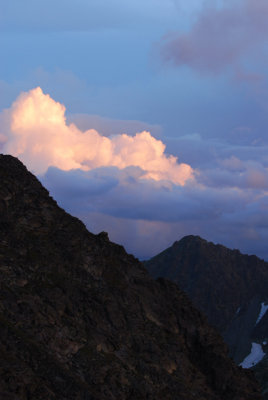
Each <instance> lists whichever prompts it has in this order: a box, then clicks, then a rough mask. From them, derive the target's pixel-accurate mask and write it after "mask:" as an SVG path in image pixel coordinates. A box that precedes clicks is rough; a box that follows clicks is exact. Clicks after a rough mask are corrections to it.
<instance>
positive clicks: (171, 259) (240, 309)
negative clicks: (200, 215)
mask: <svg viewBox="0 0 268 400" xmlns="http://www.w3.org/2000/svg"><path fill="white" fill-rule="evenodd" d="M145 265H146V267H147V268H148V270H149V271H150V273H151V274H152V275H153V276H154V277H160V276H161V277H165V278H168V279H171V280H173V281H174V282H176V283H177V284H178V285H179V286H180V288H182V289H183V290H184V291H185V292H186V293H187V294H188V295H189V297H190V298H191V299H192V301H193V303H194V304H195V305H196V307H198V308H199V309H200V310H201V311H203V312H204V313H205V314H206V316H207V317H208V320H209V322H210V324H212V325H213V326H215V327H216V328H217V329H218V331H219V332H220V333H221V334H222V335H223V337H224V339H225V341H226V343H227V344H228V346H229V349H230V355H231V357H233V358H234V360H235V361H236V362H237V364H240V363H242V365H243V366H244V367H247V368H248V367H250V366H254V365H255V364H257V363H258V362H259V361H260V360H261V359H262V358H263V360H262V362H261V363H260V365H258V366H256V367H255V369H256V370H257V374H258V376H261V381H262V384H263V388H264V391H265V392H266V390H267V394H268V374H267V355H268V346H267V343H268V312H266V311H267V310H268V263H267V262H265V261H264V260H261V259H259V258H258V257H256V256H248V255H243V254H241V253H240V252H239V251H238V250H230V249H228V248H226V247H224V246H222V245H215V244H213V243H211V242H207V241H206V240H204V239H202V238H200V237H198V236H186V237H184V238H183V239H181V240H180V241H177V242H175V243H174V244H173V246H171V247H170V248H168V249H166V250H165V251H163V252H162V253H160V254H158V255H157V256H155V257H153V258H152V259H151V260H149V261H147V262H145ZM254 354H255V355H254ZM265 354H267V355H266V356H265ZM265 371H266V372H265Z"/></svg>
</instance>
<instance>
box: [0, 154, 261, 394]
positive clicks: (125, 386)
mask: <svg viewBox="0 0 268 400" xmlns="http://www.w3.org/2000/svg"><path fill="white" fill-rule="evenodd" d="M0 217H1V218H0V351H1V357H0V398H1V399H5V400H44V399H46V400H47V399H48V400H53V399H55V400H72V399H75V400H80V399H83V400H106V399H107V400H108V399H109V400H113V399H114V400H126V399H128V400H132V399H133V400H143V399H144V400H145V399H147V400H162V399H165V400H168V399H170V400H176V399H178V400H179V399H180V400H194V399H195V400H197V399H198V400H242V399H243V400H258V399H261V396H260V394H259V391H258V387H257V384H256V382H255V379H254V377H253V374H252V373H251V372H250V371H245V370H243V369H242V368H240V367H237V366H236V365H235V363H234V362H233V361H232V360H230V359H229V357H228V356H227V349H226V346H225V344H224V343H223V341H222V339H221V337H220V336H219V335H218V334H217V333H216V332H215V330H214V329H213V328H211V327H210V326H208V324H207V322H206V319H205V318H204V317H203V315H202V314H201V313H200V312H199V311H197V310H196V309H195V308H194V307H193V306H192V303H191V301H190V300H189V299H188V297H187V296H186V295H185V294H184V293H183V292H182V291H180V290H179V289H178V287H177V285H176V284H175V283H172V282H170V281H167V280H165V279H162V278H160V279H157V280H154V279H152V278H151V277H150V276H149V274H148V273H147V271H146V270H145V268H144V267H143V265H142V264H141V263H140V262H139V261H138V260H137V259H135V258H134V257H133V256H131V255H128V254H127V253H126V252H125V250H124V249H123V247H121V246H119V245H116V244H113V243H111V242H110V241H109V239H108V236H107V234H106V233H104V232H102V233H100V234H99V235H93V234H92V233H90V232H88V231H87V230H86V228H85V226H84V225H83V223H82V222H80V221H79V220H78V219H76V218H74V217H72V216H70V215H69V214H67V213H66V212H64V210H62V209H61V208H59V207H58V206H57V203H56V202H55V201H54V200H53V199H52V198H51V197H50V196H49V193H48V192H47V191H46V189H44V188H43V187H42V185H41V184H40V183H39V181H38V180H37V179H36V178H35V177H34V176H33V175H32V174H31V173H29V172H28V171H27V169H26V168H25V167H24V166H23V165H22V163H21V162H20V161H18V160H17V159H15V158H13V157H11V156H6V155H0Z"/></svg>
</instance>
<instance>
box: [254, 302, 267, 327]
mask: <svg viewBox="0 0 268 400" xmlns="http://www.w3.org/2000/svg"><path fill="white" fill-rule="evenodd" d="M267 310H268V305H265V304H264V303H261V311H260V313H259V316H258V318H257V321H256V324H255V325H257V324H258V323H259V322H260V320H261V319H262V317H263V316H264V314H265V313H266V311H267Z"/></svg>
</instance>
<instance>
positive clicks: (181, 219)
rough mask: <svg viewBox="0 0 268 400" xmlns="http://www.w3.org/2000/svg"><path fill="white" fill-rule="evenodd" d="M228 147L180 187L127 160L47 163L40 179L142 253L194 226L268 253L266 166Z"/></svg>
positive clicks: (94, 224) (95, 226)
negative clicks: (85, 166)
mask: <svg viewBox="0 0 268 400" xmlns="http://www.w3.org/2000/svg"><path fill="white" fill-rule="evenodd" d="M204 145H206V143H204ZM225 147H226V145H225ZM227 153H228V152H227V149H226V148H225V154H227ZM231 154H233V148H232V146H230V147H229V154H228V156H229V157H228V158H222V159H220V158H219V159H218V167H215V166H214V164H213V163H214V160H212V164H211V165H210V167H209V166H208V165H206V167H205V168H204V169H202V168H200V169H199V175H198V176H197V178H196V179H197V182H196V183H195V184H194V185H193V184H191V183H189V184H186V185H185V186H183V187H182V186H176V185H171V184H170V183H168V182H154V181H148V180H147V181H145V180H143V181H142V180H140V176H141V174H142V172H141V171H140V169H139V168H131V167H130V168H126V169H124V170H118V169H117V168H109V167H108V168H98V169H95V170H92V171H87V172H85V171H61V170H59V169H56V168H49V170H48V171H47V173H46V174H45V175H44V176H43V177H41V179H42V182H43V183H44V184H45V186H46V187H47V188H48V189H49V190H50V191H51V193H52V194H53V195H54V196H55V197H56V199H57V200H58V201H59V202H60V204H61V205H62V206H63V207H64V208H66V209H67V210H68V211H69V212H71V213H74V214H75V215H77V216H78V217H80V218H82V219H83V220H84V221H85V223H86V224H87V226H88V228H89V229H91V230H93V231H94V232H95V233H97V232H99V231H100V230H103V229H104V230H107V231H108V232H109V234H110V236H111V238H112V240H114V241H117V242H119V243H122V244H123V245H124V246H126V248H127V250H129V251H131V252H133V253H134V254H135V255H137V256H140V257H141V258H144V257H149V256H152V255H154V254H156V253H157V252H158V251H161V250H163V249H164V248H165V247H166V246H169V245H170V244H172V242H173V241H175V240H178V239H179V238H180V237H182V236H183V235H186V234H199V235H201V236H203V237H205V238H207V239H209V240H213V241H216V242H219V243H223V244H225V245H227V246H229V247H232V248H239V249H240V250H242V251H244V252H247V253H257V254H258V255H259V256H261V257H264V258H266V259H268V252H267V249H266V243H267V240H268V217H267V215H268V214H267V210H268V191H267V186H268V185H267V182H268V172H267V168H265V167H264V166H263V165H262V164H261V163H260V162H257V161H242V160H240V159H239V158H237V156H238V155H239V149H237V154H236V156H234V155H233V156H231ZM218 156H219V154H218ZM249 176H250V177H251V180H250V179H249V178H248V177H249ZM260 176H261V179H260ZM74 187H75V188H76V190H73V188H74Z"/></svg>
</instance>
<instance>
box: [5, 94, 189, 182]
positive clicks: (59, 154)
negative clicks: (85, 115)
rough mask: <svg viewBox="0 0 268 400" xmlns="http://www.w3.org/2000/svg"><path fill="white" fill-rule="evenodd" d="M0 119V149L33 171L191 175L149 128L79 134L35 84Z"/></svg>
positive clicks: (146, 176)
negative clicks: (101, 170) (97, 170)
mask: <svg viewBox="0 0 268 400" xmlns="http://www.w3.org/2000/svg"><path fill="white" fill-rule="evenodd" d="M1 117H2V121H5V122H3V123H2V125H3V126H4V127H3V126H2V127H1V128H2V136H1V137H2V148H3V152H4V153H9V154H12V155H14V156H16V157H19V158H20V159H21V160H22V161H23V162H24V163H25V164H26V165H27V166H28V167H29V168H30V169H31V170H32V171H34V172H35V173H38V174H42V173H45V172H46V170H47V169H48V167H50V166H54V167H58V168H60V169H62V170H65V171H67V170H71V169H82V170H84V171H89V170H92V169H95V168H99V167H109V166H113V167H117V168H119V169H124V168H126V167H139V168H140V169H141V170H142V174H141V176H140V177H141V178H142V179H152V180H156V181H160V180H165V181H170V182H172V183H174V184H177V185H184V184H185V183H186V182H187V180H189V179H193V178H194V171H193V169H192V168H191V166H190V165H188V164H184V163H182V164H179V163H178V161H177V158H176V157H174V156H172V155H167V154H165V145H164V143H163V142H162V141H161V140H157V139H155V138H154V137H153V136H152V135H151V134H150V133H149V132H146V131H143V132H139V133H136V135H135V136H128V135H127V134H125V133H123V134H118V135H113V136H111V137H106V136H102V135H101V134H100V133H99V132H97V131H96V130H94V129H89V130H87V131H84V132H83V131H81V130H80V129H78V128H77V126H76V125H74V124H70V125H68V124H67V123H66V117H65V107H64V106H63V105H62V104H60V103H58V102H56V101H55V100H53V99H52V98H51V97H50V96H49V95H48V94H44V93H43V91H42V89H41V88H40V87H37V88H36V89H33V90H30V91H29V92H27V93H22V94H21V95H20V96H19V97H18V99H17V100H16V101H15V102H14V103H13V105H12V106H11V108H10V109H8V110H5V112H4V113H3V114H2V116H1ZM0 144H1V143H0Z"/></svg>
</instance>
